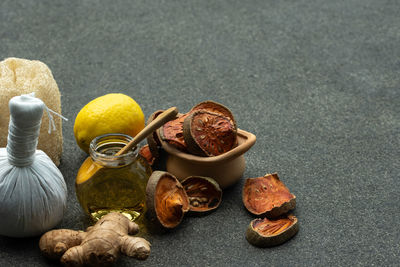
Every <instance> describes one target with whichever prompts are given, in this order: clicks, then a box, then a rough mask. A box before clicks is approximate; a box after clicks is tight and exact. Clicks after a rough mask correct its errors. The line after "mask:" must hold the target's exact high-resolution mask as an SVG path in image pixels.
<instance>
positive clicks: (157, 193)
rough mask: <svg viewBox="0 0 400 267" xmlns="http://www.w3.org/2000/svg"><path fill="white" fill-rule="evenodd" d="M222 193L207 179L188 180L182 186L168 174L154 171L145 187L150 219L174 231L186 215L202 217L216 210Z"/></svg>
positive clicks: (199, 177)
mask: <svg viewBox="0 0 400 267" xmlns="http://www.w3.org/2000/svg"><path fill="white" fill-rule="evenodd" d="M221 199H222V190H221V189H220V187H219V185H218V183H217V182H215V181H214V180H213V179H211V178H208V177H201V176H191V177H188V178H186V179H185V180H183V181H182V182H181V183H180V182H179V181H178V180H177V179H176V178H175V176H173V175H172V174H170V173H168V172H163V171H154V172H153V174H152V175H151V176H150V179H149V182H148V183H147V187H146V201H147V208H148V213H149V216H150V219H151V220H152V221H153V222H154V223H155V224H157V225H158V226H161V227H163V228H174V227H176V226H178V224H179V223H180V222H181V221H182V219H183V216H184V214H185V213H186V212H193V213H204V212H209V211H212V210H214V209H216V208H218V206H219V204H220V203H221Z"/></svg>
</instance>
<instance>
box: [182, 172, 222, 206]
mask: <svg viewBox="0 0 400 267" xmlns="http://www.w3.org/2000/svg"><path fill="white" fill-rule="evenodd" d="M182 186H183V188H184V189H185V192H186V194H187V195H188V197H189V205H190V211H191V212H194V213H204V212H209V211H212V210H215V209H216V208H218V206H219V204H220V203H221V200H222V190H221V188H220V187H219V185H218V183H217V182H216V181H215V180H214V179H212V178H209V177H202V176H190V177H187V178H186V179H184V180H183V181H182Z"/></svg>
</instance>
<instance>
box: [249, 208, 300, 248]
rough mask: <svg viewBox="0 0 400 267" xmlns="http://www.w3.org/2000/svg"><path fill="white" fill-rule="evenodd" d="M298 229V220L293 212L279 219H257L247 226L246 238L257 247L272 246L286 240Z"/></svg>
mask: <svg viewBox="0 0 400 267" xmlns="http://www.w3.org/2000/svg"><path fill="white" fill-rule="evenodd" d="M298 231H299V225H298V220H297V218H296V216H294V215H292V214H290V215H288V216H287V217H281V218H279V219H277V220H268V219H267V218H264V219H255V220H253V221H251V222H250V225H249V227H248V228H247V231H246V239H247V241H248V242H249V243H250V244H252V245H254V246H257V247H272V246H276V245H279V244H282V243H284V242H286V241H287V240H289V239H290V238H292V237H293V236H294V235H295V234H296V233H297V232H298Z"/></svg>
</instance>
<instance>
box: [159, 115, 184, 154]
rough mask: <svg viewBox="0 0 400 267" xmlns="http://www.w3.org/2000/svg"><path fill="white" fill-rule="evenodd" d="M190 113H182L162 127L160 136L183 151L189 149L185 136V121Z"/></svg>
mask: <svg viewBox="0 0 400 267" xmlns="http://www.w3.org/2000/svg"><path fill="white" fill-rule="evenodd" d="M188 116H189V113H187V114H184V115H180V116H179V117H178V118H176V119H175V120H172V121H169V122H167V123H166V124H164V125H163V126H162V127H161V128H160V138H161V139H162V140H163V141H166V142H167V143H168V144H170V145H173V146H175V147H176V148H177V149H179V150H181V151H187V149H186V143H185V140H184V138H183V121H184V120H185V118H186V117H188Z"/></svg>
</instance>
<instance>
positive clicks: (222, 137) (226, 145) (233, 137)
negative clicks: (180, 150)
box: [183, 110, 237, 157]
mask: <svg viewBox="0 0 400 267" xmlns="http://www.w3.org/2000/svg"><path fill="white" fill-rule="evenodd" d="M183 137H184V139H185V142H186V145H187V149H188V150H189V152H191V153H193V154H195V155H199V156H209V157H212V156H218V155H221V154H223V153H225V152H228V151H229V150H231V149H232V148H234V147H235V146H236V144H237V129H236V126H235V125H234V123H233V122H232V121H231V119H230V118H228V117H225V116H223V115H220V114H217V113H211V112H208V111H204V110H198V111H195V112H193V113H191V114H190V115H189V116H188V117H186V118H185V120H184V122H183Z"/></svg>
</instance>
